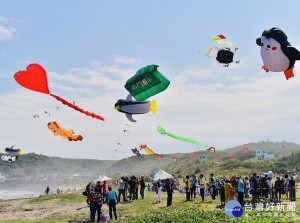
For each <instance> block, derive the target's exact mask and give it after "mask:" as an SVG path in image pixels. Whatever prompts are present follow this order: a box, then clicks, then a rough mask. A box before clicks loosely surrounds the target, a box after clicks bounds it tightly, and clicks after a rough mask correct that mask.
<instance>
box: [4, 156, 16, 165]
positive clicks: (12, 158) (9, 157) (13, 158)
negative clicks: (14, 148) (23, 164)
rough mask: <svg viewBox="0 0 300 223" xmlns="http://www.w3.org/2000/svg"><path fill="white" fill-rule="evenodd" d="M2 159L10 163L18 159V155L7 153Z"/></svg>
mask: <svg viewBox="0 0 300 223" xmlns="http://www.w3.org/2000/svg"><path fill="white" fill-rule="evenodd" d="M1 159H2V160H3V161H6V162H9V163H13V162H15V161H16V160H17V159H18V156H6V155H2V156H1Z"/></svg>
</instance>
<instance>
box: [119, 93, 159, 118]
mask: <svg viewBox="0 0 300 223" xmlns="http://www.w3.org/2000/svg"><path fill="white" fill-rule="evenodd" d="M114 109H116V110H118V111H119V112H123V113H125V115H126V117H127V119H128V120H129V121H131V122H136V120H134V119H133V118H132V115H134V114H146V113H148V112H149V111H151V112H152V113H153V114H155V113H156V99H154V100H153V101H151V102H150V101H133V98H132V95H131V94H129V95H128V96H127V98H126V100H124V99H119V100H118V101H117V103H116V104H115V107H114Z"/></svg>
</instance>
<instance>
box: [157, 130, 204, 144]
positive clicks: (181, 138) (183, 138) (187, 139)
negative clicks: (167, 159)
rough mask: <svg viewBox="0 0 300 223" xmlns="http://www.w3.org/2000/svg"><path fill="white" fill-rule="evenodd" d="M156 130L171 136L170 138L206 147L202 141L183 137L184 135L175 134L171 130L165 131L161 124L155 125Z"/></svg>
mask: <svg viewBox="0 0 300 223" xmlns="http://www.w3.org/2000/svg"><path fill="white" fill-rule="evenodd" d="M157 131H158V132H160V133H161V134H163V135H164V134H166V135H168V136H171V137H172V138H174V139H178V140H181V141H185V142H190V143H193V144H195V145H197V146H200V147H208V146H207V145H205V144H204V143H201V142H197V141H195V140H193V139H190V138H185V137H182V136H178V135H175V134H173V133H171V132H167V131H166V130H165V129H164V128H163V127H161V126H158V127H157Z"/></svg>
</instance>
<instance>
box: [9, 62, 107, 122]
mask: <svg viewBox="0 0 300 223" xmlns="http://www.w3.org/2000/svg"><path fill="white" fill-rule="evenodd" d="M14 78H15V80H16V81H17V82H18V84H20V85H21V86H23V87H25V88H27V89H30V90H32V91H37V92H40V93H43V94H50V96H52V97H54V98H55V99H56V100H58V101H60V102H61V103H63V104H64V105H67V106H69V107H71V108H73V109H75V110H76V111H79V112H81V113H84V114H86V115H88V116H91V117H92V118H96V119H99V120H102V121H104V119H103V118H102V117H101V116H99V115H96V114H94V113H91V112H89V111H85V110H83V109H82V108H79V107H78V106H75V105H73V104H72V103H70V102H68V101H66V100H64V99H62V98H61V97H59V96H57V95H54V94H52V93H50V91H49V88H48V80H47V72H46V70H45V69H44V68H43V67H42V66H41V65H39V64H36V63H35V64H29V65H28V66H27V68H26V70H23V71H18V72H17V73H15V75H14Z"/></svg>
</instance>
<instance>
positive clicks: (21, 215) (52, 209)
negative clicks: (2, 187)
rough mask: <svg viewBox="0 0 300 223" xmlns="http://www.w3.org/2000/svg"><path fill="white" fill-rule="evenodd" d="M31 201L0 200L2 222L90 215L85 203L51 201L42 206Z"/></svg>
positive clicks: (23, 199)
mask: <svg viewBox="0 0 300 223" xmlns="http://www.w3.org/2000/svg"><path fill="white" fill-rule="evenodd" d="M31 199H32V198H19V199H8V200H0V220H10V219H44V218H54V217H58V216H61V215H67V214H76V213H89V208H88V207H87V205H86V203H84V202H79V203H71V204H60V203H57V202H56V200H51V201H47V202H43V203H41V204H29V203H28V201H29V200H31ZM76 209H79V210H76Z"/></svg>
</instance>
